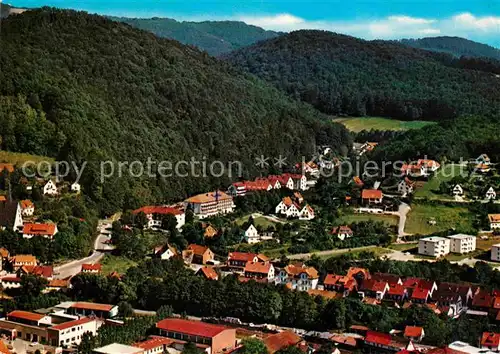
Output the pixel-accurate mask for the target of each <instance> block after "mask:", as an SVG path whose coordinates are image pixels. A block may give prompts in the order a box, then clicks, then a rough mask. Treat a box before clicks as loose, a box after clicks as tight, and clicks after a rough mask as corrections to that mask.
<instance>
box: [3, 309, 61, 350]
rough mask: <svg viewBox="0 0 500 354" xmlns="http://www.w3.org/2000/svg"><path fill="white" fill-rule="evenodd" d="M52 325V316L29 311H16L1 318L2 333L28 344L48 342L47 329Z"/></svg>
mask: <svg viewBox="0 0 500 354" xmlns="http://www.w3.org/2000/svg"><path fill="white" fill-rule="evenodd" d="M51 324H52V319H51V318H50V316H46V315H42V314H38V313H34V312H28V311H19V310H16V311H12V312H10V313H8V314H7V316H6V317H5V318H0V328H1V329H2V333H5V334H7V335H8V336H10V337H11V338H19V339H23V340H25V341H28V342H46V341H47V327H50V326H51Z"/></svg>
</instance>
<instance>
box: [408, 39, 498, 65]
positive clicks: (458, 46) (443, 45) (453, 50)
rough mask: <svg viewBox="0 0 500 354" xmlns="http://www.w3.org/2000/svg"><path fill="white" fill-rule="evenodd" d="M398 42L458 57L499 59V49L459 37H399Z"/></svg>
mask: <svg viewBox="0 0 500 354" xmlns="http://www.w3.org/2000/svg"><path fill="white" fill-rule="evenodd" d="M399 42H400V43H402V44H404V45H407V46H410V47H413V48H419V49H425V50H431V51H433V52H443V53H448V54H452V55H453V56H456V57H458V58H460V57H461V56H466V57H479V58H481V57H485V58H491V59H497V60H500V49H498V48H495V47H492V46H489V45H487V44H483V43H478V42H474V41H471V40H468V39H465V38H460V37H449V36H440V37H427V38H418V39H401V40H400V41H399Z"/></svg>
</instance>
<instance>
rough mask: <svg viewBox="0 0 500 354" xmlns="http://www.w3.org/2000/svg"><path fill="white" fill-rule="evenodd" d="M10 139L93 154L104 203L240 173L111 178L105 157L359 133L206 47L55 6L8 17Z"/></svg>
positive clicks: (329, 140)
mask: <svg viewBox="0 0 500 354" xmlns="http://www.w3.org/2000/svg"><path fill="white" fill-rule="evenodd" d="M1 30H2V36H1V38H0V47H1V48H2V50H1V51H0V102H2V105H1V106H0V112H1V114H0V122H1V124H0V136H1V138H2V139H1V144H0V148H1V149H3V150H9V151H16V152H27V153H33V154H39V155H47V156H51V157H56V158H58V159H60V160H68V161H77V162H80V163H81V162H83V161H88V164H87V166H86V168H85V173H84V175H83V178H82V181H81V183H82V185H83V188H84V191H85V194H86V195H88V196H89V197H90V198H91V200H92V201H94V202H95V204H96V205H97V206H98V208H99V211H100V212H101V213H102V214H109V213H111V212H113V211H115V210H116V209H117V208H122V207H124V208H126V209H134V208H136V207H138V206H139V205H143V204H144V203H150V202H154V201H157V202H158V201H171V200H176V199H179V198H183V197H185V196H187V195H189V194H193V193H196V192H202V191H206V190H207V189H211V188H215V187H224V188H225V187H227V184H228V182H229V179H228V178H189V177H188V178H180V177H178V178H168V179H162V178H136V177H130V176H128V175H127V174H124V175H123V177H121V178H118V177H116V178H111V179H107V180H106V181H105V182H104V183H103V184H101V183H99V180H100V166H99V164H100V161H103V160H112V161H118V160H120V161H128V162H131V161H135V160H140V161H143V162H146V160H147V158H148V157H151V158H152V159H153V160H156V161H161V160H168V161H171V162H172V163H176V162H177V161H179V160H189V159H191V157H194V158H195V159H197V160H202V159H203V158H204V157H206V160H207V161H209V162H210V161H213V160H220V161H223V162H228V161H241V162H242V164H243V166H244V167H245V168H246V169H247V170H245V171H244V173H245V174H254V175H255V174H257V172H258V171H256V170H255V168H256V167H255V161H254V158H255V156H260V155H261V154H263V155H266V156H277V155H279V154H283V155H284V156H288V158H289V160H293V159H294V157H298V156H302V154H306V155H308V154H312V153H313V152H314V151H315V146H316V145H320V144H330V145H332V146H333V147H334V149H337V150H340V149H341V148H342V150H344V151H345V150H346V147H348V146H350V145H351V141H352V139H351V137H350V135H349V133H348V132H347V131H346V129H345V128H344V127H343V126H341V125H339V124H332V123H330V122H328V120H327V119H326V116H322V115H321V114H320V113H317V112H316V111H315V110H314V109H313V108H312V107H310V106H307V105H305V104H301V103H297V102H294V101H292V100H291V99H289V98H287V97H286V95H284V94H282V93H280V92H279V91H278V90H276V89H274V88H271V87H270V86H268V84H266V83H264V82H263V81H261V80H259V79H257V78H255V77H253V76H251V75H248V74H243V73H241V72H240V71H238V70H237V69H233V68H232V67H230V66H229V65H227V64H225V63H222V62H220V61H218V60H216V59H214V58H212V57H210V56H209V55H207V54H206V53H202V52H200V51H198V50H196V49H194V48H191V47H188V46H185V45H182V44H180V43H178V42H176V41H172V40H168V39H163V38H158V37H156V36H154V35H153V34H151V33H148V32H145V31H141V30H137V29H134V28H132V27H130V26H128V25H126V24H122V23H118V22H114V21H111V20H109V19H107V18H104V17H101V16H97V15H89V14H87V13H84V12H75V11H64V10H56V9H50V8H43V9H40V10H35V11H28V12H25V13H24V14H23V15H20V16H11V17H9V18H7V19H6V20H4V21H2V29H1Z"/></svg>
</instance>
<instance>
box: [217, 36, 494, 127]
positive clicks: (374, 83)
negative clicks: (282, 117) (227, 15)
mask: <svg viewBox="0 0 500 354" xmlns="http://www.w3.org/2000/svg"><path fill="white" fill-rule="evenodd" d="M225 58H226V59H227V60H228V61H229V62H230V63H232V64H234V65H236V66H239V67H241V68H244V69H246V70H248V71H249V72H251V73H253V74H256V75H258V76H260V77H261V78H263V79H265V80H267V81H268V82H270V83H273V84H274V85H275V86H277V87H279V88H281V89H283V90H285V91H286V92H287V93H289V94H290V95H291V96H293V97H295V98H299V99H302V100H303V101H305V102H309V103H311V104H313V105H314V106H316V107H317V108H318V109H320V110H321V111H323V112H325V113H329V114H349V115H359V116H363V115H376V116H386V117H395V118H400V119H430V120H440V119H444V118H452V117H455V116H457V115H459V114H463V113H482V114H487V113H494V112H496V111H498V109H499V107H500V79H499V78H498V77H497V76H496V74H493V73H489V72H480V71H476V70H466V69H460V68H459V67H461V66H462V67H467V65H474V67H475V68H477V69H483V68H481V63H477V62H475V63H469V62H462V61H460V60H458V59H454V58H453V57H452V56H450V55H448V54H444V53H433V52H429V51H425V50H419V49H414V48H410V47H406V46H404V45H401V44H398V43H395V42H387V41H364V40H361V39H357V38H354V37H349V36H344V35H339V34H335V33H332V32H324V31H297V32H292V33H290V34H288V35H284V36H280V37H278V38H275V39H271V40H268V41H265V42H260V43H258V44H256V45H253V46H250V47H246V48H242V49H240V50H238V51H235V52H232V53H229V54H228V55H227V56H225ZM476 61H477V60H476ZM485 65H486V64H485ZM488 65H495V64H494V63H488ZM484 70H486V71H488V70H491V69H490V68H484Z"/></svg>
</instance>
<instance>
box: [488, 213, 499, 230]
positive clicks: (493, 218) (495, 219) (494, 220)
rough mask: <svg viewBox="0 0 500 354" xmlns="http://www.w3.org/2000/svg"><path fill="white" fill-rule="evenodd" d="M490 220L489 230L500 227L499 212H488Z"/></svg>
mask: <svg viewBox="0 0 500 354" xmlns="http://www.w3.org/2000/svg"><path fill="white" fill-rule="evenodd" d="M488 220H489V221H490V230H492V231H493V230H496V229H500V214H488Z"/></svg>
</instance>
